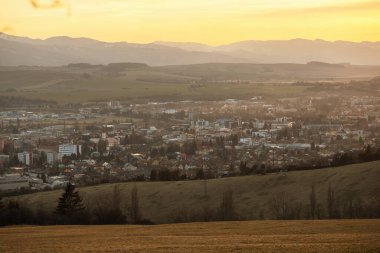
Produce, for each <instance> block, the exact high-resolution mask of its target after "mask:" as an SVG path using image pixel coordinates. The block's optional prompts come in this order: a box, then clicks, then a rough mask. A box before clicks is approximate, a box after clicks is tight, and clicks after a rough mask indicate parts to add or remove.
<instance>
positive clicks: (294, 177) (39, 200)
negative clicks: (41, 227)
mask: <svg viewBox="0 0 380 253" xmlns="http://www.w3.org/2000/svg"><path fill="white" fill-rule="evenodd" d="M379 180H380V162H379V161H377V162H371V163H364V164H355V165H349V166H344V167H336V168H328V169H319V170H309V171H295V172H289V173H286V174H268V175H266V176H257V175H254V176H242V177H231V178H222V179H212V180H208V181H207V190H208V197H205V196H204V185H205V182H204V181H203V180H197V181H178V182H138V183H136V185H137V187H138V190H139V196H140V207H141V211H142V213H143V215H144V217H146V218H149V219H151V220H153V221H154V222H157V223H163V222H172V221H173V219H174V216H175V215H174V214H175V213H177V212H181V211H183V210H199V209H201V208H203V207H204V206H205V205H208V206H209V207H210V208H212V209H216V208H217V207H218V205H219V203H220V200H221V198H222V192H223V191H224V190H225V189H227V188H228V187H231V189H232V190H233V193H234V201H235V204H236V211H237V213H238V215H239V216H240V217H242V218H248V219H255V218H259V215H260V212H262V213H264V215H265V217H266V218H270V217H271V215H272V214H271V213H270V211H269V207H268V206H269V202H270V200H271V198H272V197H273V195H274V194H277V193H280V192H286V193H287V194H288V195H289V196H290V197H291V198H294V199H297V200H299V201H302V202H304V203H308V198H309V194H310V187H311V185H312V184H315V186H316V193H317V198H318V200H319V201H320V202H324V201H325V199H326V191H327V189H328V185H329V184H330V183H331V185H332V186H334V187H335V189H336V194H337V196H338V197H344V196H346V195H347V194H349V193H354V194H356V196H362V197H368V196H373V195H374V194H376V193H378V192H379V190H380V185H379ZM117 185H119V187H120V189H121V191H122V207H127V206H128V205H129V199H130V192H131V189H132V187H133V186H134V183H120V184H117ZM113 187H114V184H106V185H98V186H92V187H83V188H80V189H79V191H80V193H81V194H82V196H84V198H85V199H86V201H90V200H91V199H94V198H97V199H99V198H101V197H102V196H105V195H107V194H109V193H111V191H112V189H113ZM61 193H62V190H56V191H50V192H41V193H35V194H30V195H24V196H19V197H18V198H19V199H20V200H21V201H24V202H26V203H28V204H30V205H32V206H34V207H42V208H47V209H48V210H53V209H54V208H55V206H56V204H57V199H58V197H59V196H60V195H61Z"/></svg>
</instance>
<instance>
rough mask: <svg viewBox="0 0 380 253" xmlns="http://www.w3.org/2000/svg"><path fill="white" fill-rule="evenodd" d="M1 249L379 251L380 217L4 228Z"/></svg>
mask: <svg viewBox="0 0 380 253" xmlns="http://www.w3.org/2000/svg"><path fill="white" fill-rule="evenodd" d="M0 252H7V253H12V252H70V253H75V252H380V220H339V221H335V220H333V221H327V220H322V221H249V222H216V223H188V224H175V225H157V226H128V225H124V226H123V225H119V226H48V227H29V226H28V227H6V228H1V229H0Z"/></svg>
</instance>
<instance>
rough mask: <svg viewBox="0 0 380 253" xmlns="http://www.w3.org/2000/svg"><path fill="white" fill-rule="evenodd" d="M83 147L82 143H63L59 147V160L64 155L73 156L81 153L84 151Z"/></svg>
mask: <svg viewBox="0 0 380 253" xmlns="http://www.w3.org/2000/svg"><path fill="white" fill-rule="evenodd" d="M81 149H82V147H81V145H75V144H61V145H59V147H58V160H62V157H64V156H71V155H72V154H75V155H80V154H81V153H82V150H81Z"/></svg>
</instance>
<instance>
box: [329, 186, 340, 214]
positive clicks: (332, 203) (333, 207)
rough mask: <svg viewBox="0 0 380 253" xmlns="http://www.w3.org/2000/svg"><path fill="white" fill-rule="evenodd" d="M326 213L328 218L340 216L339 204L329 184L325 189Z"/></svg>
mask: <svg viewBox="0 0 380 253" xmlns="http://www.w3.org/2000/svg"><path fill="white" fill-rule="evenodd" d="M327 214H328V217H329V218H330V219H335V218H340V213H339V204H338V202H337V200H336V197H335V190H334V189H333V188H332V186H331V184H329V188H328V190H327Z"/></svg>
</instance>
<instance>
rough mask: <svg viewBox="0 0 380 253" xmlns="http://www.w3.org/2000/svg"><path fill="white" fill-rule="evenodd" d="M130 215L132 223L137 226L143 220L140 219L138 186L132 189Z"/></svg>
mask: <svg viewBox="0 0 380 253" xmlns="http://www.w3.org/2000/svg"><path fill="white" fill-rule="evenodd" d="M130 214H131V221H132V222H133V223H135V224H136V223H139V221H140V220H141V217H140V207H139V197H138V190H137V186H136V184H135V186H134V187H133V188H132V192H131V209H130Z"/></svg>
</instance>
